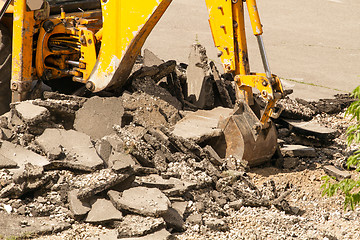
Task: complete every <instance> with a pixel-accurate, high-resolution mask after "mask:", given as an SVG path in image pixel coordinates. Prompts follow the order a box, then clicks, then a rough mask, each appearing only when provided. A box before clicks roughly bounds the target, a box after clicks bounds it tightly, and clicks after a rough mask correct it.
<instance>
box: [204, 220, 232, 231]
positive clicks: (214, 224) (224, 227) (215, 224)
mask: <svg viewBox="0 0 360 240" xmlns="http://www.w3.org/2000/svg"><path fill="white" fill-rule="evenodd" d="M205 225H206V226H207V227H209V228H210V229H212V230H215V231H228V230H229V226H228V224H227V223H226V222H225V221H224V220H222V219H216V218H213V219H209V220H205Z"/></svg>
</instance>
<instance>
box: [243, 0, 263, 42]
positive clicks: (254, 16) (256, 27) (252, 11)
mask: <svg viewBox="0 0 360 240" xmlns="http://www.w3.org/2000/svg"><path fill="white" fill-rule="evenodd" d="M246 5H247V8H248V11H249V16H250V22H251V27H252V29H253V33H254V35H255V36H257V35H261V34H263V30H262V25H261V22H260V16H259V11H258V8H257V5H256V0H246Z"/></svg>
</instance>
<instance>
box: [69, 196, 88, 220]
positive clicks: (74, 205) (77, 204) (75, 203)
mask: <svg viewBox="0 0 360 240" xmlns="http://www.w3.org/2000/svg"><path fill="white" fill-rule="evenodd" d="M77 193H78V190H77V189H74V190H72V191H70V192H68V198H67V199H68V202H69V207H70V211H71V212H72V214H73V215H74V217H75V218H82V217H84V216H85V215H86V214H87V213H88V212H89V211H90V210H91V207H90V204H89V203H87V202H85V201H81V200H80V199H78V197H77Z"/></svg>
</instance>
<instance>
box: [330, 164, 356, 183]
mask: <svg viewBox="0 0 360 240" xmlns="http://www.w3.org/2000/svg"><path fill="white" fill-rule="evenodd" d="M323 169H324V171H325V173H326V174H327V175H329V176H332V177H335V178H336V179H338V180H343V179H347V178H351V174H350V172H348V171H345V170H341V169H339V168H337V167H335V166H333V165H326V166H323Z"/></svg>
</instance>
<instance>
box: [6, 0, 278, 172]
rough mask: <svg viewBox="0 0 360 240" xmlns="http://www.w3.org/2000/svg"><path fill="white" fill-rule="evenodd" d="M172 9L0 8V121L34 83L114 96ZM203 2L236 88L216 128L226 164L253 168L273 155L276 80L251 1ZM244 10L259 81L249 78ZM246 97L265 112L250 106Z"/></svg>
mask: <svg viewBox="0 0 360 240" xmlns="http://www.w3.org/2000/svg"><path fill="white" fill-rule="evenodd" d="M171 1H172V0H134V1H129V0H0V7H1V12H0V14H1V15H0V17H1V24H0V38H1V39H0V40H1V44H0V114H1V113H3V112H5V111H6V110H8V105H9V103H10V102H11V101H12V102H17V101H23V100H27V99H29V98H30V96H31V93H32V91H33V89H34V88H36V84H34V83H35V82H40V81H42V82H44V83H45V84H49V85H51V84H52V83H53V82H55V81H57V82H58V83H59V82H60V85H61V84H64V86H65V84H66V80H69V79H71V80H72V81H73V82H75V83H77V84H80V85H82V86H86V88H87V89H88V90H89V91H91V92H99V91H102V90H104V89H115V88H121V87H122V86H123V85H124V84H125V83H126V81H127V79H128V77H129V74H130V72H131V70H132V67H133V65H134V63H135V60H136V58H137V56H138V55H139V54H140V53H141V48H142V46H143V44H144V42H145V40H146V38H147V37H148V35H149V34H150V32H151V31H152V29H153V28H154V26H155V25H156V23H157V22H158V21H159V19H160V18H161V16H162V15H163V13H164V12H165V11H166V9H167V8H168V6H169V5H170V4H171ZM205 1H206V5H207V8H208V12H209V23H210V27H211V31H212V34H213V39H214V43H215V47H216V48H218V51H219V57H220V58H221V61H222V64H223V67H224V71H225V72H226V73H230V74H232V76H233V78H234V81H235V83H236V84H235V85H236V87H235V88H236V95H237V96H236V97H237V104H236V107H235V108H234V112H233V114H232V115H231V116H230V117H228V118H226V119H225V120H223V121H222V122H221V123H220V124H219V126H220V127H221V128H222V129H223V132H224V135H225V141H226V156H233V157H236V158H239V159H243V160H246V161H247V162H248V163H249V165H257V164H260V163H262V162H265V161H267V160H269V159H270V158H271V156H272V155H273V154H274V152H275V150H276V147H277V135H276V130H275V127H274V126H273V124H272V122H271V120H270V117H271V116H272V115H273V114H275V110H274V108H275V103H276V101H277V100H278V99H280V98H281V97H282V96H283V89H282V85H281V82H280V80H279V78H278V77H277V76H276V75H273V74H271V72H270V68H269V63H268V60H267V57H266V53H265V48H264V43H263V39H262V33H263V31H262V25H261V22H260V18H259V13H258V9H257V5H256V2H255V0H244V1H243V0H205ZM245 5H246V6H247V10H248V13H249V16H250V22H251V25H252V30H253V33H254V35H255V36H256V38H257V40H258V43H259V48H260V53H261V56H262V61H263V65H264V69H265V73H252V72H250V68H249V62H248V51H247V44H246V36H245V27H244V26H245V24H244V14H245ZM34 85H35V87H34ZM65 88H66V87H65ZM253 89H258V90H259V95H260V97H261V98H262V100H263V101H264V102H265V103H266V104H265V105H266V106H265V107H263V108H259V106H258V104H256V101H255V100H254V96H253Z"/></svg>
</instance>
